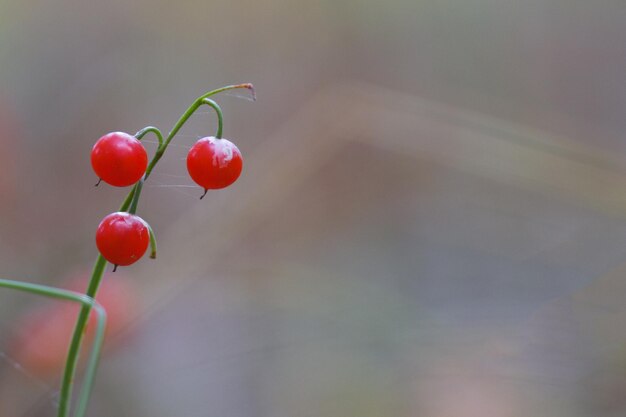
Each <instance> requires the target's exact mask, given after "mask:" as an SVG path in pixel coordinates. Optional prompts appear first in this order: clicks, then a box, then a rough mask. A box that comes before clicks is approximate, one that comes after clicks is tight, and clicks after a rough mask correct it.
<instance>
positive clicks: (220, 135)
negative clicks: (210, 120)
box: [202, 98, 224, 139]
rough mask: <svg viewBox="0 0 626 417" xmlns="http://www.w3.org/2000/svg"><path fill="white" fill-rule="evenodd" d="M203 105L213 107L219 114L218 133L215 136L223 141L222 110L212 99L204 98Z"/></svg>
mask: <svg viewBox="0 0 626 417" xmlns="http://www.w3.org/2000/svg"><path fill="white" fill-rule="evenodd" d="M202 104H206V105H207V106H211V107H213V110H215V113H217V133H216V134H215V137H216V138H218V139H222V128H223V127H224V115H223V114H222V108H221V107H220V106H219V105H218V104H217V103H216V102H214V101H213V100H211V99H210V98H203V99H202Z"/></svg>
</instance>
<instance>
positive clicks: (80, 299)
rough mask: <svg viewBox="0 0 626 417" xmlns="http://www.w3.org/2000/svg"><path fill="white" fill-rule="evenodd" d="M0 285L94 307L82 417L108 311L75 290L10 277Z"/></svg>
mask: <svg viewBox="0 0 626 417" xmlns="http://www.w3.org/2000/svg"><path fill="white" fill-rule="evenodd" d="M0 287H3V288H9V289H14V290H18V291H24V292H29V293H32V294H36V295H43V296H46V297H51V298H57V299H61V300H68V301H73V302H76V303H80V304H82V306H83V309H84V308H88V309H89V310H91V309H92V308H93V309H94V311H95V312H96V315H97V327H96V336H95V338H94V344H93V347H92V350H91V354H90V355H89V361H88V362H87V370H86V371H85V377H84V383H83V388H82V389H81V392H80V396H79V398H78V406H77V408H76V414H75V417H82V416H83V415H84V414H85V411H86V410H87V403H88V401H89V396H90V395H91V391H92V388H93V381H94V377H95V375H96V369H97V368H98V362H99V359H100V350H101V349H102V343H103V341H104V330H105V327H106V312H105V311H104V309H103V308H102V306H101V305H100V304H98V302H97V301H96V300H94V299H93V298H92V297H89V296H87V295H83V294H80V293H76V292H73V291H67V290H62V289H59V288H54V287H48V286H45V285H37V284H30V283H26V282H20V281H12V280H8V279H0Z"/></svg>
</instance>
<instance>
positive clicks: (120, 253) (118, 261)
mask: <svg viewBox="0 0 626 417" xmlns="http://www.w3.org/2000/svg"><path fill="white" fill-rule="evenodd" d="M149 243H150V232H149V229H148V224H147V223H146V222H145V221H144V220H143V219H142V218H141V217H139V216H136V215H134V214H130V213H125V212H116V213H111V214H109V215H108V216H106V217H105V218H104V219H102V221H101V222H100V225H99V226H98V230H97V231H96V246H98V250H99V251H100V253H101V254H102V256H104V259H106V260H107V261H109V262H111V263H112V264H114V265H122V266H126V265H130V264H132V263H135V262H136V261H137V260H139V258H141V257H142V256H143V254H144V253H146V249H148V244H149Z"/></svg>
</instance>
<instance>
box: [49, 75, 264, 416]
mask: <svg viewBox="0 0 626 417" xmlns="http://www.w3.org/2000/svg"><path fill="white" fill-rule="evenodd" d="M239 88H244V89H247V90H249V91H250V92H251V93H252V98H253V99H256V97H255V94H254V87H253V86H252V84H249V83H246V84H236V85H228V86H226V87H222V88H218V89H217V90H212V91H209V92H208V93H205V94H203V95H201V96H200V97H198V98H197V99H196V100H195V101H194V102H193V103H192V104H191V106H189V107H188V108H187V110H185V112H184V113H183V115H182V116H181V117H180V119H178V121H177V122H176V124H175V125H174V127H173V128H172V130H171V131H170V133H169V134H168V135H167V138H166V139H165V141H163V135H162V134H161V131H160V130H159V129H157V128H156V127H152V126H148V127H145V128H143V129H141V130H140V131H139V132H137V135H135V137H138V136H140V137H143V135H145V134H146V133H148V132H152V133H154V134H155V135H156V136H157V139H159V147H158V149H157V151H156V153H155V154H154V156H153V157H152V160H151V161H150V163H149V164H148V167H147V169H146V173H145V175H144V177H143V181H145V180H147V179H148V177H149V176H150V173H151V172H152V170H153V169H154V166H155V165H156V164H157V163H158V162H159V160H160V159H161V157H162V156H163V154H164V153H165V150H166V149H167V147H168V145H169V144H170V142H171V141H172V139H174V136H176V134H177V133H178V131H179V130H180V129H181V128H182V127H183V125H184V124H185V123H186V122H187V120H189V118H190V117H191V116H192V115H193V114H194V113H195V111H196V110H198V108H199V107H200V106H201V105H203V104H208V105H211V104H210V103H209V102H207V101H205V99H208V98H209V97H211V96H213V95H215V94H218V93H221V92H224V91H228V90H235V89H239ZM208 101H210V102H212V103H215V102H214V101H213V100H208ZM211 106H212V105H211ZM215 106H216V107H213V106H212V107H213V108H214V109H216V111H217V113H218V119H219V120H218V123H219V125H218V135H219V136H221V126H222V120H221V119H222V116H221V110H218V109H219V106H217V103H215ZM140 189H141V186H140V185H139V183H137V184H136V185H135V186H134V187H133V188H132V189H131V190H130V192H129V193H128V195H127V196H126V198H125V199H124V202H123V203H122V205H121V207H120V210H119V211H126V210H128V208H129V207H131V205H132V204H134V208H135V209H136V208H137V202H138V200H139V195H138V194H139V192H140ZM135 193H137V198H136V199H135ZM131 210H132V207H131ZM153 240H154V234H153V233H152V232H151V233H150V242H151V245H152V242H153ZM152 250H153V251H156V241H155V240H154V245H152ZM105 267H106V260H105V259H104V258H103V257H102V255H101V254H98V257H97V258H96V262H95V263H94V266H93V272H92V274H91V279H90V281H89V287H88V288H87V292H86V293H85V294H86V295H87V296H88V297H91V298H94V299H95V297H96V293H97V292H98V287H99V286H100V281H101V280H102V275H103V274H104V268H105ZM90 311H91V305H83V307H82V308H81V310H80V314H79V315H78V319H77V320H76V326H75V327H74V334H73V336H72V341H71V343H70V347H69V350H68V353H67V360H66V363H65V371H64V373H63V380H62V382H61V396H60V399H59V411H58V414H57V416H58V417H68V416H69V413H70V403H71V397H72V385H73V383H74V375H75V373H76V366H77V364H78V353H79V351H80V347H81V344H82V340H83V334H84V332H85V326H86V325H87V319H88V318H89V312H90ZM80 406H81V404H80V403H79V408H78V409H77V410H79V411H80ZM85 406H86V403H85V404H84V405H83V407H85Z"/></svg>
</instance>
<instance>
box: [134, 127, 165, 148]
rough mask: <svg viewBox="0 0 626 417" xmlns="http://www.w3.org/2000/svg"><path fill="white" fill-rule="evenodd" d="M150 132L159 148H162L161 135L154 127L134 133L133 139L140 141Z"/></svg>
mask: <svg viewBox="0 0 626 417" xmlns="http://www.w3.org/2000/svg"><path fill="white" fill-rule="evenodd" d="M150 132H152V133H154V135H155V136H156V137H157V140H158V141H159V148H160V147H161V146H163V134H162V133H161V131H160V130H159V129H158V128H156V127H154V126H146V127H144V128H143V129H141V130H140V131H139V132H137V133H135V137H136V138H137V140H141V139H142V138H143V137H144V136H145V135H146V134H147V133H150Z"/></svg>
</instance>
